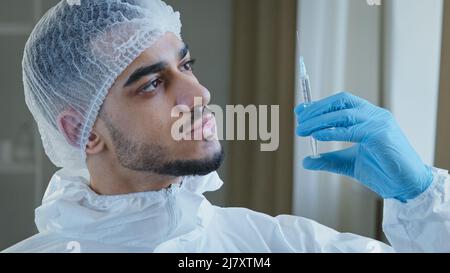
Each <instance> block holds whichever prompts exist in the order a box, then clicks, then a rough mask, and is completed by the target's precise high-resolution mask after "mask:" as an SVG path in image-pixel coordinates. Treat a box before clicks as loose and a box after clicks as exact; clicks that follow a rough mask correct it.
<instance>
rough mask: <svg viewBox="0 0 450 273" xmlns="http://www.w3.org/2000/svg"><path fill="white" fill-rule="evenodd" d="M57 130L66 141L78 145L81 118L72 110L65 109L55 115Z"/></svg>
mask: <svg viewBox="0 0 450 273" xmlns="http://www.w3.org/2000/svg"><path fill="white" fill-rule="evenodd" d="M57 124H58V129H59V131H60V132H61V133H62V134H63V135H64V138H65V139H66V141H67V142H68V143H69V144H70V145H71V146H74V147H79V146H80V138H81V126H82V118H81V115H80V114H79V113H77V112H76V111H74V110H65V111H63V112H61V113H60V114H59V115H58V117H57Z"/></svg>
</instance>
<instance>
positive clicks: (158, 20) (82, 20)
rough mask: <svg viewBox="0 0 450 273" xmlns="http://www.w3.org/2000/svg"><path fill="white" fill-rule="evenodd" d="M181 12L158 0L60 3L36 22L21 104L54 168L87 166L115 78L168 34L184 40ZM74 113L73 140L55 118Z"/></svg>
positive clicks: (27, 55) (25, 65)
mask: <svg viewBox="0 0 450 273" xmlns="http://www.w3.org/2000/svg"><path fill="white" fill-rule="evenodd" d="M180 31H181V22H180V15H179V13H178V12H174V11H173V9H172V8H171V7H170V6H168V5H166V4H165V3H164V2H162V1H160V0H79V1H78V2H76V1H75V2H74V1H69V0H67V1H61V2H59V3H58V4H57V5H56V6H55V7H53V8H52V9H50V10H49V11H48V12H47V13H46V14H45V15H44V16H43V18H42V19H41V20H40V21H39V22H38V24H37V25H36V27H35V28H34V30H33V32H32V33H31V36H30V37H29V39H28V41H27V43H26V45H25V52H24V57H23V63H22V65H23V81H24V88H25V100H26V103H27V105H28V108H29V109H30V111H31V113H32V114H33V116H34V118H35V119H36V122H37V124H38V128H39V132H40V134H41V138H42V142H43V145H44V149H45V152H46V154H47V156H48V157H49V158H50V160H51V161H52V162H53V164H55V165H56V166H58V167H67V168H73V169H79V168H84V167H85V166H86V154H85V147H86V144H87V141H88V137H89V135H90V132H91V130H92V127H93V125H94V122H95V121H96V119H97V116H98V114H99V110H100V108H101V106H102V104H103V101H104V99H105V97H106V95H107V93H108V90H109V89H110V88H111V86H112V85H113V83H114V81H115V80H116V78H117V77H118V76H119V75H120V74H121V73H122V72H123V71H124V70H125V69H126V67H127V66H128V65H129V64H130V63H132V62H133V60H135V59H136V58H137V57H138V56H139V55H140V54H141V53H142V52H143V51H144V50H145V49H147V48H149V47H151V46H152V44H153V43H154V42H156V41H157V40H158V39H160V38H161V37H162V36H163V35H164V34H165V33H166V32H172V33H174V34H175V35H176V36H177V37H178V38H180V39H181V33H180ZM66 111H69V112H71V113H74V114H75V115H76V116H77V117H79V120H81V123H80V124H79V123H78V122H77V124H75V128H74V129H73V132H72V133H73V135H74V136H75V137H74V139H70V141H69V140H68V138H67V137H66V135H65V134H63V133H62V132H61V131H62V130H61V126H60V125H59V124H58V117H59V116H60V115H61V113H63V112H66Z"/></svg>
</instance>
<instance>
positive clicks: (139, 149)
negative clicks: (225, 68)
mask: <svg viewBox="0 0 450 273" xmlns="http://www.w3.org/2000/svg"><path fill="white" fill-rule="evenodd" d="M192 65H193V61H192V59H191V56H190V53H189V51H188V49H187V46H186V45H185V44H184V43H183V42H182V41H180V40H179V39H178V38H177V37H176V36H175V35H174V34H172V33H167V34H165V35H164V36H163V37H162V38H161V39H160V40H159V41H158V42H156V43H155V44H154V45H153V46H152V47H151V48H149V49H147V50H145V51H144V52H143V53H142V54H141V55H140V56H139V57H138V58H137V59H136V60H135V61H134V62H133V63H131V64H130V65H129V66H128V68H127V69H126V70H125V71H124V72H123V73H122V74H121V75H120V76H119V77H118V78H117V80H116V82H115V83H114V85H113V87H112V88H111V89H110V91H109V93H108V96H107V98H106V100H105V102H104V104H103V107H102V111H101V113H100V118H99V120H98V122H97V124H96V125H95V127H94V129H95V130H99V132H101V134H102V136H104V140H105V143H106V147H107V148H108V149H110V150H111V151H113V152H114V154H115V156H116V158H117V160H118V162H119V163H120V164H121V165H122V166H124V167H126V168H128V169H131V170H135V171H144V172H154V173H158V174H163V175H173V176H182V175H192V174H197V175H203V174H207V173H209V172H211V171H214V170H216V169H217V168H218V167H219V166H220V164H221V162H222V159H223V152H222V147H221V146H220V143H219V141H218V140H217V139H212V140H211V139H210V140H207V139H209V138H208V137H204V138H202V140H181V141H176V140H174V138H173V137H172V135H171V130H172V125H173V123H174V122H175V121H176V120H177V119H178V117H171V112H172V109H173V108H174V107H175V106H177V105H186V106H188V107H189V109H191V111H194V97H202V99H203V104H204V105H207V104H208V103H209V101H210V93H209V91H208V90H207V89H206V88H205V87H203V86H202V85H201V84H200V83H199V82H198V80H197V78H196V77H195V76H194V74H193V71H192ZM199 109H203V107H200V108H195V110H199ZM208 117H209V118H211V116H204V118H205V119H204V123H205V124H203V128H202V127H201V126H200V127H199V128H198V130H200V131H202V132H203V134H202V133H200V135H205V136H207V135H210V134H214V133H215V130H216V128H215V127H216V125H215V121H214V118H213V117H212V120H209V122H207V120H208ZM98 123H102V125H103V126H98V125H99V124H98ZM197 124H198V121H197ZM200 124H202V122H201V121H200ZM189 133H191V132H190V131H189ZM192 133H194V132H192Z"/></svg>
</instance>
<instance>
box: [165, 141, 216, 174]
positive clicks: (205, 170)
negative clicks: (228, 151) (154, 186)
mask: <svg viewBox="0 0 450 273" xmlns="http://www.w3.org/2000/svg"><path fill="white" fill-rule="evenodd" d="M209 145H214V143H209ZM215 145H217V148H216V149H214V150H210V151H208V153H207V154H206V155H204V156H202V157H201V158H199V159H176V160H172V161H170V162H167V163H165V164H164V165H163V166H161V168H160V169H159V170H158V173H160V174H164V175H171V176H189V175H206V174H209V173H211V172H213V171H216V170H217V169H218V168H219V167H220V166H221V165H222V162H223V159H224V151H223V149H222V147H221V145H220V143H219V142H218V141H217V143H216V144H215Z"/></svg>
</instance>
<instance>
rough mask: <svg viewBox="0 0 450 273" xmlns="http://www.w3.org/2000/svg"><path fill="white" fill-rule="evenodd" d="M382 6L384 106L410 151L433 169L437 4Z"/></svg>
mask: <svg viewBox="0 0 450 273" xmlns="http://www.w3.org/2000/svg"><path fill="white" fill-rule="evenodd" d="M385 5H386V59H385V60H386V61H385V79H386V80H385V86H384V87H385V88H384V90H385V98H386V104H387V105H386V106H387V107H389V108H390V110H391V111H392V112H393V114H394V115H395V117H396V118H397V120H398V122H399V124H400V126H401V127H402V128H403V130H404V132H405V134H406V135H407V136H408V138H409V140H410V141H411V143H412V145H413V146H414V148H415V149H416V150H417V152H418V153H419V154H420V155H421V156H422V158H423V160H424V161H425V162H426V163H427V164H431V165H433V163H434V151H435V139H436V115H437V99H438V89H439V70H440V53H441V51H440V49H441V36H442V35H441V34H442V33H441V32H442V10H443V2H442V0H393V1H385Z"/></svg>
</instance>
